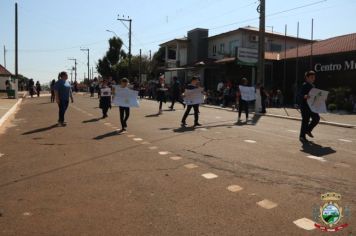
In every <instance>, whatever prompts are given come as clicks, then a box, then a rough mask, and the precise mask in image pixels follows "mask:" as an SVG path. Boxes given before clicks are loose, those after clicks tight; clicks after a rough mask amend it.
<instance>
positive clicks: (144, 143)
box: [141, 142, 150, 145]
mask: <svg viewBox="0 0 356 236" xmlns="http://www.w3.org/2000/svg"><path fill="white" fill-rule="evenodd" d="M141 144H143V145H147V144H150V142H142V143H141Z"/></svg>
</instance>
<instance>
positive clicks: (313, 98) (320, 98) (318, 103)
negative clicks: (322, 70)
mask: <svg viewBox="0 0 356 236" xmlns="http://www.w3.org/2000/svg"><path fill="white" fill-rule="evenodd" d="M328 94H329V92H328V91H325V90H320V89H316V88H312V89H311V90H310V92H309V96H310V98H308V100H307V102H308V105H309V107H310V110H312V112H315V113H327V109H326V103H325V102H326V99H327V98H328Z"/></svg>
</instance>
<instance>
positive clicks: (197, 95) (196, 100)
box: [184, 88, 204, 105]
mask: <svg viewBox="0 0 356 236" xmlns="http://www.w3.org/2000/svg"><path fill="white" fill-rule="evenodd" d="M184 103H185V104H187V105H196V104H201V103H204V94H203V88H196V89H186V90H185V92H184Z"/></svg>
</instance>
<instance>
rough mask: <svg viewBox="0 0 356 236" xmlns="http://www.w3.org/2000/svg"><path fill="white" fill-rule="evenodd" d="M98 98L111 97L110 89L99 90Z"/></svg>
mask: <svg viewBox="0 0 356 236" xmlns="http://www.w3.org/2000/svg"><path fill="white" fill-rule="evenodd" d="M100 96H102V97H110V96H111V88H101V89H100Z"/></svg>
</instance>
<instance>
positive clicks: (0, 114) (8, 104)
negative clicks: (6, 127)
mask: <svg viewBox="0 0 356 236" xmlns="http://www.w3.org/2000/svg"><path fill="white" fill-rule="evenodd" d="M25 94H26V92H19V95H18V97H19V98H18V99H8V98H7V97H5V96H1V97H0V127H1V126H2V125H3V124H4V123H5V121H6V120H7V119H8V118H9V116H10V115H11V114H13V112H15V111H16V108H17V106H18V105H20V103H21V102H22V98H23V97H24V96H25Z"/></svg>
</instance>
